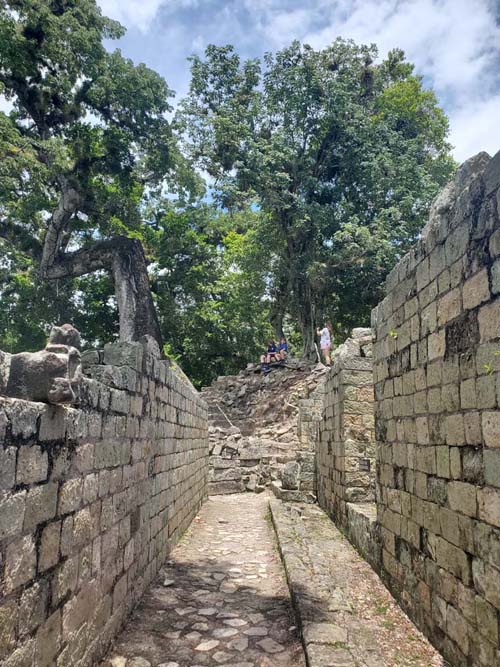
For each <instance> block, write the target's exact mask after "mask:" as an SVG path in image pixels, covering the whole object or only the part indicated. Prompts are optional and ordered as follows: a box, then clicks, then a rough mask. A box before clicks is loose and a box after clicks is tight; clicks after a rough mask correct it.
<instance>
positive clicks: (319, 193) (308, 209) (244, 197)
mask: <svg viewBox="0 0 500 667" xmlns="http://www.w3.org/2000/svg"><path fill="white" fill-rule="evenodd" d="M122 34H123V28H122V27H121V26H120V25H119V24H117V23H116V22H114V21H111V20H110V19H107V18H106V17H103V16H102V14H101V12H100V10H99V8H98V6H97V4H96V2H95V0H11V1H8V2H4V3H2V5H1V6H0V62H1V63H2V67H1V68H0V92H1V93H2V94H3V95H4V96H5V97H6V98H7V99H8V100H10V102H11V103H12V104H13V111H12V112H11V113H10V114H9V115H6V114H5V113H1V112H0V255H1V257H0V298H1V305H2V308H1V309H0V348H2V349H6V350H9V351H19V350H23V349H28V350H33V349H36V348H40V347H41V346H42V345H43V344H44V342H45V338H46V335H47V333H48V331H49V329H50V326H51V325H52V324H53V323H61V322H63V321H70V322H72V323H73V324H75V326H77V327H78V328H80V329H81V331H82V333H83V336H84V339H85V341H86V342H87V343H88V344H91V345H102V344H103V343H104V342H106V341H108V340H110V339H112V338H113V337H115V336H116V335H117V328H118V327H117V312H116V304H115V300H114V296H113V291H114V289H113V285H112V284H111V281H110V278H109V276H108V274H107V273H105V272H99V273H96V274H93V275H90V276H87V277H84V278H78V279H74V278H73V279H68V280H65V281H59V282H54V283H50V284H46V283H44V282H41V281H40V278H39V275H38V273H37V271H38V267H39V265H40V261H41V257H42V251H43V247H44V242H45V240H46V238H47V236H48V233H47V231H48V229H49V226H50V223H51V221H52V220H53V219H54V216H56V215H57V214H58V212H59V213H60V212H61V210H63V209H64V205H65V201H64V193H67V192H68V191H74V192H76V193H77V195H78V207H77V208H76V209H75V211H74V213H73V214H72V215H71V218H70V224H69V227H68V228H67V229H65V230H64V232H63V233H62V240H61V239H60V241H61V246H60V247H61V248H62V251H63V252H64V251H65V250H66V249H68V248H71V249H75V248H79V247H82V246H83V245H85V246H89V245H90V246H91V245H92V244H95V243H97V242H98V241H100V240H102V239H106V238H111V237H113V236H115V235H117V234H119V235H125V236H129V237H134V238H138V239H140V240H141V241H142V243H143V245H144V247H145V250H146V254H147V257H148V259H149V260H150V262H151V265H150V276H151V283H152V289H153V293H154V297H155V300H156V304H157V307H158V312H159V317H160V321H161V327H162V331H163V335H164V337H165V340H166V341H167V342H166V344H165V349H164V352H165V355H166V356H168V357H170V358H173V359H176V360H178V361H180V363H181V365H182V366H183V368H184V370H185V371H186V373H187V374H188V375H189V376H190V377H191V378H192V379H193V381H194V382H195V383H196V384H198V385H200V384H204V383H207V382H209V381H211V380H212V379H213V378H214V377H215V376H216V375H221V374H227V373H230V372H235V371H237V370H238V369H240V368H241V367H242V366H244V365H245V364H246V363H247V362H249V361H255V360H256V359H257V358H258V356H259V354H260V352H261V351H262V348H263V345H264V344H265V340H266V338H268V337H269V336H270V335H272V333H273V329H274V330H275V332H276V333H278V332H279V331H281V330H282V329H283V328H285V330H286V333H287V335H288V338H289V339H290V340H291V342H292V345H293V347H294V351H295V352H297V351H298V348H299V347H300V346H302V345H303V346H304V349H305V352H306V353H310V352H311V349H312V342H313V340H314V330H315V326H316V325H317V324H318V323H319V320H320V319H331V320H332V321H333V322H334V329H335V333H336V335H337V336H338V337H339V338H342V337H343V336H344V335H345V334H346V333H347V332H348V330H349V329H350V328H351V327H352V326H359V325H363V324H367V322H368V316H369V312H370V309H371V307H372V306H373V305H374V304H375V303H377V301H378V300H379V298H380V296H381V286H382V283H383V280H384V278H385V276H386V274H387V272H388V271H389V270H390V269H391V268H392V267H393V266H394V264H395V263H396V262H397V261H398V259H399V258H400V257H401V255H402V254H403V253H404V252H406V250H407V249H408V248H409V246H410V245H411V244H412V243H413V242H414V241H415V239H416V238H417V236H418V234H419V231H420V229H421V228H422V226H423V224H424V222H425V218H426V215H427V211H428V208H429V204H430V202H431V200H432V199H433V197H434V196H435V194H436V192H437V190H438V189H439V187H440V186H441V185H442V184H443V183H445V182H446V181H447V180H448V179H449V177H450V175H451V173H452V171H453V169H454V164H453V162H452V160H451V158H450V154H449V145H448V143H447V141H446V137H447V133H448V122H447V119H446V116H445V115H444V113H443V111H442V110H441V109H440V108H439V106H438V104H437V101H436V99H435V96H434V94H433V92H432V91H429V90H426V89H425V88H424V87H423V85H422V81H421V80H420V78H419V77H417V76H416V75H415V74H414V72H413V67H412V65H411V64H410V63H408V62H406V61H405V58H404V54H403V53H402V52H401V51H398V50H396V51H393V52H391V53H390V54H389V55H388V56H387V58H386V59H384V60H383V61H379V60H378V55H377V50H376V48H375V47H374V46H357V45H355V44H354V43H353V42H350V41H344V40H337V41H336V42H334V43H333V44H332V45H331V46H329V47H327V48H325V49H323V50H319V51H315V50H313V49H312V48H310V47H309V46H307V45H300V44H299V43H298V42H294V43H293V44H291V45H290V46H289V47H288V48H285V49H283V50H281V51H279V52H277V53H275V54H267V55H266V56H265V58H264V59H263V60H262V62H261V61H258V60H248V61H242V60H241V59H240V57H239V56H238V54H237V53H236V52H235V51H234V49H233V47H231V46H224V47H216V46H209V47H208V48H207V51H206V54H205V57H204V58H198V57H193V58H192V59H191V71H192V79H191V87H190V92H189V95H188V96H187V97H186V99H184V100H183V101H182V102H181V104H180V106H179V110H178V113H177V114H176V115H175V120H174V122H173V123H172V124H170V123H169V122H168V121H167V120H166V115H167V114H168V112H170V111H171V110H172V109H171V106H170V98H171V97H172V92H171V91H170V90H169V88H168V86H167V84H166V83H165V81H164V80H163V79H162V78H161V77H160V76H159V75H158V74H157V73H155V72H153V71H152V70H150V69H148V68H147V67H145V66H144V65H134V64H133V63H132V62H131V61H130V60H128V59H126V58H124V57H123V56H122V54H121V53H120V52H119V51H117V50H115V51H108V50H106V48H105V47H104V41H105V40H113V39H116V38H118V37H120V36H121V35H122ZM179 136H181V138H182V141H181V145H180V148H179V142H178V137H179ZM201 173H205V174H207V175H208V179H209V181H208V183H209V186H210V202H211V203H207V200H206V199H203V198H202V195H203V194H204V187H203V186H204V184H203V182H202V178H201V176H200V174H201ZM166 193H168V196H165V195H166Z"/></svg>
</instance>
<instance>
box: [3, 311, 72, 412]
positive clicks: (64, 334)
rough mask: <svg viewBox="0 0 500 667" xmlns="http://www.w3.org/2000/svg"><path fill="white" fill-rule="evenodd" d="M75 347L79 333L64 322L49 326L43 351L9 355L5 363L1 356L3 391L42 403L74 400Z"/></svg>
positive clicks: (5, 393)
mask: <svg viewBox="0 0 500 667" xmlns="http://www.w3.org/2000/svg"><path fill="white" fill-rule="evenodd" d="M79 347H80V334H79V332H78V331H77V330H76V329H75V328H74V327H72V326H71V325H69V324H65V325H63V326H62V327H53V329H52V331H51V333H50V336H49V340H48V343H47V345H46V347H45V349H44V350H41V351H40V352H21V353H19V354H13V355H10V357H9V359H8V364H7V361H6V359H5V355H4V360H3V362H2V363H1V365H2V366H3V371H2V372H1V373H0V374H2V375H3V376H4V380H3V382H2V383H1V384H3V385H4V389H3V394H4V395H5V396H10V397H11V398H22V399H24V400H28V401H40V402H43V403H53V404H61V403H75V402H76V401H77V400H78V398H79V395H80V384H81V365H80V352H79V349H78V348H79ZM7 367H8V368H7Z"/></svg>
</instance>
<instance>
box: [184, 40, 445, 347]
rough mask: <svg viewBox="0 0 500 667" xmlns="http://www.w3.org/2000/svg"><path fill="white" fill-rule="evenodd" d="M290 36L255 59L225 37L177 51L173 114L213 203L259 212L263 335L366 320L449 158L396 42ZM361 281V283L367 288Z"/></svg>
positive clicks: (436, 114)
mask: <svg viewBox="0 0 500 667" xmlns="http://www.w3.org/2000/svg"><path fill="white" fill-rule="evenodd" d="M377 55H378V54H377V49H376V47H375V46H358V45H356V44H354V43H353V42H351V41H345V40H341V39H338V40H337V41H335V42H334V43H333V44H332V45H331V46H329V47H328V48H326V49H323V50H319V51H315V50H313V49H312V48H311V47H309V46H307V45H301V44H300V43H299V42H294V43H293V44H292V45H291V46H290V47H288V48H286V49H283V50H282V51H279V52H278V53H276V54H267V55H266V56H265V58H264V61H263V63H261V62H259V61H257V60H250V61H245V62H242V61H241V59H240V57H239V55H238V54H237V53H236V52H235V51H234V48H233V47H231V46H225V47H217V46H210V47H208V48H207V50H206V53H205V58H203V59H202V58H200V57H193V58H192V59H191V68H192V80H191V88H190V92H189V95H188V97H187V98H186V100H184V101H183V102H182V104H181V110H180V113H179V123H180V124H181V126H182V128H183V129H184V132H185V137H186V141H185V147H186V150H187V151H188V152H189V154H190V155H191V157H192V159H193V160H194V161H195V163H196V164H197V165H198V166H199V167H200V168H202V169H204V170H205V171H206V172H207V173H208V174H210V176H211V177H212V178H213V179H214V185H213V189H214V193H215V197H216V198H217V200H218V201H219V202H220V204H221V206H224V207H227V208H228V209H229V210H242V209H243V210H244V208H245V207H247V206H248V203H249V202H255V204H256V205H257V206H258V207H259V208H260V209H261V210H262V211H265V212H266V213H268V215H269V218H270V221H271V223H272V227H273V230H272V231H271V230H270V231H269V241H270V249H272V251H273V252H275V253H276V255H277V260H276V266H277V267H278V269H277V271H276V273H275V275H274V276H273V285H272V289H273V291H274V299H273V319H274V324H275V327H276V333H277V334H279V333H280V331H281V328H282V322H283V317H284V316H285V314H287V313H289V314H291V315H292V316H293V317H294V318H295V319H296V320H297V322H298V324H299V326H300V330H301V333H302V336H303V339H304V344H305V348H306V351H308V350H309V349H310V346H311V343H312V340H313V335H314V326H315V323H316V320H317V319H318V317H322V318H326V317H331V318H332V319H334V320H335V321H336V322H337V324H338V325H339V326H344V327H345V326H350V325H352V324H354V323H355V322H359V321H360V320H366V317H367V314H368V311H369V309H370V307H371V306H373V305H374V304H375V303H376V300H377V298H378V297H379V290H378V289H377V287H378V286H380V284H381V281H382V279H383V277H384V275H385V274H386V272H387V269H388V268H389V267H390V266H392V265H393V264H394V263H395V262H396V260H397V259H398V257H399V256H400V255H401V254H402V253H403V252H405V251H406V250H407V249H408V247H409V245H410V244H411V243H413V242H414V241H415V238H416V236H417V234H418V232H419V230H420V229H421V227H422V225H423V223H424V220H425V216H426V213H427V210H428V207H429V205H430V202H431V200H432V199H433V197H434V196H435V195H436V192H437V190H438V188H439V187H440V186H441V185H443V184H444V183H445V182H446V181H447V179H448V178H449V176H450V174H451V171H452V170H453V161H452V160H451V158H450V156H449V149H450V147H449V145H448V143H447V142H446V136H447V133H448V121H447V119H446V116H445V115H444V113H443V111H442V110H441V109H440V108H439V106H438V104H437V101H436V98H435V96H434V94H433V93H432V92H431V91H429V90H425V89H424V87H423V84H422V81H421V79H420V78H419V77H417V76H415V74H414V72H413V67H412V65H411V64H409V63H407V62H406V61H405V59H404V54H403V53H402V52H401V51H397V50H396V51H393V52H391V53H390V54H389V55H388V57H387V58H386V59H385V60H383V61H381V62H378V61H377ZM374 287H375V289H374Z"/></svg>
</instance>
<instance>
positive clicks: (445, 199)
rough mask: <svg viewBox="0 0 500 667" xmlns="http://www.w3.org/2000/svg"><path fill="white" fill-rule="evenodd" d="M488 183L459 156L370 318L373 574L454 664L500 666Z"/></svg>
mask: <svg viewBox="0 0 500 667" xmlns="http://www.w3.org/2000/svg"><path fill="white" fill-rule="evenodd" d="M499 188H500V153H499V154H497V155H496V157H495V158H493V159H490V157H489V156H488V155H486V154H485V153H483V154H480V155H478V156H476V157H475V158H473V159H472V160H469V161H468V162H466V163H465V164H464V165H463V166H462V167H461V168H460V169H459V171H458V174H457V177H456V179H455V181H454V182H453V183H451V184H450V185H449V186H447V187H446V188H445V189H444V191H443V192H442V193H441V194H440V196H439V197H438V198H437V200H436V202H435V203H434V205H433V207H432V209H431V215H430V220H429V223H428V225H427V226H426V228H425V230H424V232H423V235H422V238H421V239H420V241H419V242H418V243H417V245H416V246H415V247H414V248H413V250H412V251H411V252H410V253H409V254H408V255H406V256H405V257H404V258H403V259H402V261H401V262H400V263H399V264H398V266H397V267H396V268H395V269H394V270H393V271H392V273H391V274H390V275H389V277H388V279H387V292H386V293H387V296H386V298H385V299H384V300H383V301H382V302H381V304H380V305H379V306H378V307H377V308H376V309H375V311H374V313H373V327H374V330H375V334H376V343H375V346H374V378H375V389H376V437H377V455H378V464H377V499H378V520H379V523H380V529H381V537H382V541H383V571H384V574H385V576H386V578H387V581H388V583H389V586H390V587H391V589H392V590H393V592H394V593H395V595H396V596H397V597H398V599H399V600H400V601H401V602H402V604H403V605H404V606H405V608H406V609H407V610H408V612H409V613H410V615H411V616H412V618H413V619H414V620H415V621H416V622H417V624H418V625H419V626H420V627H421V628H422V629H423V630H424V631H425V633H426V634H427V635H428V636H429V637H430V638H431V639H432V641H433V642H434V643H435V645H436V646H437V647H438V648H439V649H440V650H441V651H442V652H443V654H444V655H445V657H447V659H448V660H449V661H450V663H451V664H452V665H453V666H454V667H466V666H467V667H494V666H496V665H500V652H499V610H500V409H499V407H500V296H499V295H500V222H499V209H500V189H499Z"/></svg>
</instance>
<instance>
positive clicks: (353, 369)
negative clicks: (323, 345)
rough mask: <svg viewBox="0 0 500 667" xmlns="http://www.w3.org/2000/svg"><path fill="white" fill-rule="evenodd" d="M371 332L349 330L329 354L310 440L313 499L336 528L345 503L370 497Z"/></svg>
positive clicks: (342, 518)
mask: <svg viewBox="0 0 500 667" xmlns="http://www.w3.org/2000/svg"><path fill="white" fill-rule="evenodd" d="M371 355H372V334H371V331H370V329H354V330H353V333H352V338H349V339H348V340H347V341H346V342H345V343H344V344H343V345H341V346H340V348H339V349H338V350H336V352H335V356H334V359H333V365H332V368H331V370H330V372H329V373H328V375H327V378H326V381H325V386H324V405H323V414H322V419H321V421H320V423H319V433H318V438H317V440H316V466H317V476H318V481H317V485H318V501H319V504H320V505H321V507H323V509H325V511H326V512H328V514H329V515H330V516H331V517H332V518H333V519H334V520H335V522H336V523H337V524H338V525H339V526H340V527H342V528H347V526H348V519H347V517H348V504H350V503H369V502H373V501H374V500H375V497H374V490H375V433H374V416H373V405H374V397H373V373H372V358H371Z"/></svg>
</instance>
